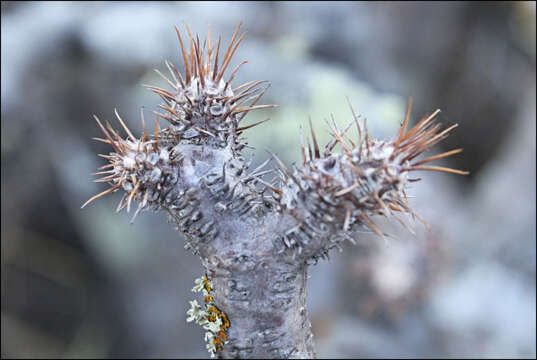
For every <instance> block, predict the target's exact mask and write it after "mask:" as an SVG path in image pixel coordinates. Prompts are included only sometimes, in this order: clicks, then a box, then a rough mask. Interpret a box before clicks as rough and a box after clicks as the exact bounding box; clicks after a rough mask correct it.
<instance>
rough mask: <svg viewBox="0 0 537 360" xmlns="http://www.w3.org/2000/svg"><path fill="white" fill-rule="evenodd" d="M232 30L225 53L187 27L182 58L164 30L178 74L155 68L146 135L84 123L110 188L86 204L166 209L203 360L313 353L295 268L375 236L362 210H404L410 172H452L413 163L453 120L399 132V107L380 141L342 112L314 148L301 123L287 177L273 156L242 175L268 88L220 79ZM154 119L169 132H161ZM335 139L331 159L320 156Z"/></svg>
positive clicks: (301, 278) (301, 270) (299, 270)
mask: <svg viewBox="0 0 537 360" xmlns="http://www.w3.org/2000/svg"><path fill="white" fill-rule="evenodd" d="M239 29H240V25H239V27H238V28H237V30H236V31H235V33H234V34H233V36H232V39H231V42H230V43H229V45H228V47H227V50H226V51H225V52H224V51H223V50H222V51H220V46H221V39H220V38H219V39H218V42H217V45H216V47H215V46H214V43H213V44H212V43H211V39H210V33H209V35H208V38H207V40H206V42H205V43H204V44H203V46H200V41H199V37H197V36H196V37H195V38H194V37H193V36H192V34H191V33H190V30H189V29H188V27H187V31H188V34H189V37H188V39H189V43H190V50H189V51H188V52H187V51H186V50H185V46H184V44H183V41H182V38H181V37H180V35H179V31H178V30H177V29H176V30H177V35H178V38H179V42H180V45H181V55H182V57H183V60H184V65H185V73H184V76H183V75H182V74H181V72H179V71H178V70H177V68H176V67H175V66H174V65H173V64H171V63H168V62H166V66H167V67H168V70H169V72H170V74H171V77H172V78H173V80H171V79H169V78H167V77H165V76H164V75H162V74H161V73H160V72H159V74H160V75H161V76H162V77H163V79H164V80H165V81H166V82H167V83H168V84H169V85H170V86H171V87H172V88H171V90H164V89H161V88H157V87H150V88H151V89H152V91H153V92H155V93H156V94H158V95H159V96H160V97H161V98H162V100H163V103H162V104H161V105H160V108H161V110H163V111H164V112H161V113H157V116H158V117H157V121H156V124H155V128H154V130H152V131H149V132H148V131H147V130H146V129H145V123H144V133H143V134H142V136H141V137H140V138H136V137H135V136H134V135H133V134H132V133H131V132H130V130H129V129H128V127H127V126H126V124H125V123H124V122H123V120H122V119H121V117H120V116H119V114H117V112H116V116H117V118H118V120H119V122H120V125H121V126H122V127H123V129H124V131H125V132H126V134H127V138H123V137H122V136H120V134H119V132H117V131H116V130H114V129H113V127H112V126H111V125H110V124H106V126H104V125H103V124H102V122H101V121H100V120H99V119H97V118H96V120H97V123H98V125H99V127H100V128H101V130H102V131H103V134H104V135H105V138H102V139H97V140H99V141H103V142H106V143H108V144H110V145H112V147H113V150H114V151H113V152H111V153H110V154H108V155H102V156H103V157H105V158H106V159H108V160H109V163H108V164H107V165H104V166H103V167H101V168H100V170H102V171H100V172H98V173H97V174H98V175H104V177H103V178H101V179H100V180H98V181H102V182H108V183H110V184H111V187H110V188H109V189H108V190H106V191H104V192H102V193H100V194H98V195H96V196H94V197H92V198H91V199H90V200H88V202H87V203H89V202H91V201H92V200H94V199H96V198H98V197H100V196H102V195H105V194H107V193H111V192H114V191H118V190H123V191H125V193H124V196H123V198H122V200H121V201H120V203H119V205H118V209H117V210H118V211H119V210H121V209H123V208H125V207H126V208H127V209H128V210H129V209H130V207H131V203H132V201H133V200H135V201H137V203H138V205H137V209H136V212H135V215H136V214H138V212H139V211H141V210H147V209H152V210H163V211H165V212H167V213H168V214H169V218H170V219H171V222H172V223H173V224H174V225H175V227H176V229H177V230H178V231H179V232H180V233H182V234H183V235H184V236H185V239H186V245H185V247H186V248H189V249H191V250H192V251H193V252H194V253H195V254H197V255H199V257H200V259H201V261H202V264H203V266H204V267H205V276H206V277H205V278H204V279H205V281H206V282H207V285H205V289H206V292H207V293H206V295H207V296H206V298H205V302H206V303H208V304H210V306H211V307H212V308H211V309H212V310H210V312H209V313H203V312H199V311H198V310H199V309H197V310H196V311H197V312H196V314H198V315H192V318H196V319H197V321H198V322H199V323H201V324H203V325H204V327H205V328H206V329H208V330H209V332H208V334H207V335H206V339H208V341H209V344H208V349H209V352H210V353H211V355H217V356H219V357H222V358H313V357H314V356H315V350H314V343H313V334H312V332H311V324H310V322H309V320H308V317H307V310H306V280H307V271H308V266H309V265H312V264H315V263H316V262H317V261H318V259H320V258H323V257H327V256H328V252H329V251H330V250H331V249H332V248H334V247H337V246H339V244H340V243H341V242H342V241H344V240H350V241H354V240H353V232H354V231H355V230H357V229H364V228H367V229H370V230H372V231H374V232H375V233H377V234H378V235H379V236H382V232H381V231H380V230H379V229H378V228H377V227H376V226H375V225H374V223H373V221H372V220H371V218H370V217H371V216H372V215H383V216H388V217H395V218H396V219H399V218H397V216H396V214H395V213H397V212H412V210H411V209H410V207H409V206H408V202H407V200H406V194H405V192H404V191H405V187H406V186H407V184H408V183H409V182H412V181H417V180H419V179H411V178H409V176H408V175H409V173H410V172H412V171H416V170H434V171H444V172H451V173H457V174H464V173H465V172H462V171H458V170H453V169H448V168H442V167H437V166H427V165H424V164H425V163H427V162H429V161H432V160H435V159H439V158H442V157H446V156H450V155H453V154H455V153H458V152H460V151H461V150H460V149H457V150H453V151H448V152H446V153H443V154H439V155H435V156H431V157H429V158H426V159H423V160H421V161H415V160H414V158H415V157H417V156H418V155H420V154H422V153H423V152H424V151H426V150H428V149H429V148H431V147H432V146H434V145H435V144H436V143H437V142H439V141H440V140H442V139H443V138H444V137H446V136H447V134H448V132H449V131H450V130H451V129H453V128H454V127H455V125H454V126H452V127H449V128H447V129H446V130H443V131H440V127H439V125H436V124H434V123H433V119H434V117H435V115H436V114H437V113H438V111H436V112H434V113H433V114H431V115H430V116H426V117H424V118H423V120H421V121H420V122H419V123H418V124H417V125H416V126H415V127H414V128H412V129H410V130H409V131H407V124H408V121H409V114H410V104H409V109H408V111H407V113H406V116H405V117H404V121H403V123H402V126H401V129H400V131H399V132H398V133H397V134H395V136H394V137H393V139H390V140H385V141H376V140H372V139H371V138H370V136H369V134H368V131H367V128H366V127H365V126H362V125H360V124H359V122H358V118H357V117H356V115H355V114H354V111H352V115H353V120H352V121H351V123H350V124H349V126H348V127H347V128H346V129H343V130H340V129H339V128H338V127H337V125H336V124H335V123H334V125H333V127H332V132H333V136H334V139H333V141H331V142H330V143H329V144H327V145H326V146H325V147H324V148H323V149H322V150H321V149H320V148H319V145H318V143H317V140H316V136H315V132H314V131H313V129H311V135H310V136H311V144H312V146H310V145H308V146H305V145H304V140H303V139H302V146H301V150H302V155H303V162H302V164H301V165H300V166H294V167H293V169H288V168H287V167H286V166H285V165H284V164H283V163H281V161H280V160H278V158H277V157H276V156H275V155H273V156H272V159H273V160H274V162H276V163H277V168H276V169H275V170H272V169H268V170H267V169H266V167H267V165H268V164H269V162H270V159H269V160H267V161H266V162H265V163H263V164H262V165H261V166H259V167H258V168H256V169H253V170H251V169H250V167H249V164H248V163H247V162H246V161H245V159H244V158H243V156H242V155H241V150H242V149H243V148H244V146H245V144H244V143H243V142H242V138H241V137H240V136H241V135H242V134H243V132H244V131H246V130H247V129H248V128H250V127H252V126H255V125H256V124H254V125H248V126H242V125H241V121H242V120H243V118H244V116H245V115H246V114H247V113H248V112H249V111H251V110H255V109H259V108H263V107H267V105H257V102H258V101H259V99H260V98H261V96H262V95H263V93H264V91H265V90H266V89H267V87H266V86H264V83H265V82H262V81H252V82H249V83H246V84H243V85H240V86H238V87H236V88H234V89H232V86H231V81H232V80H233V77H234V75H235V73H236V71H237V70H238V68H239V67H240V66H241V65H242V64H243V63H244V62H243V63H240V64H239V66H237V68H235V69H234V70H233V71H232V72H231V75H230V76H229V78H228V80H224V79H223V76H224V73H225V71H226V68H227V67H228V65H229V63H230V60H231V57H232V56H233V53H234V52H235V50H236V49H237V46H238V45H239V43H240V42H241V40H242V39H243V38H244V34H243V35H242V36H240V37H237V35H238V32H239ZM221 54H222V56H221ZM351 110H352V107H351ZM159 118H161V119H165V120H166V121H167V122H168V126H167V127H165V128H163V129H161V128H160V126H159V122H158V119H159ZM142 121H143V119H142ZM310 125H311V124H310ZM351 126H352V127H356V130H357V131H358V134H359V136H358V139H356V140H355V141H352V140H350V139H348V137H347V135H346V133H347V131H348V130H349V127H351ZM301 137H302V136H301ZM308 142H309V140H308ZM337 144H339V145H340V146H341V148H342V151H341V152H340V153H336V152H333V149H334V147H335V146H336V145H337ZM412 161H414V162H412ZM272 171H275V172H276V173H277V174H278V177H277V181H276V182H274V183H269V182H267V181H265V180H264V178H263V176H264V175H265V174H266V173H268V172H272ZM87 203H86V204H87ZM86 204H84V205H83V206H85V205H86ZM412 213H413V212H412ZM209 291H210V293H209ZM208 306H209V305H208ZM192 311H194V310H192ZM193 314H194V312H193ZM200 314H202V315H200ZM227 322H229V324H228V325H229V326H228V325H224V324H225V323H227Z"/></svg>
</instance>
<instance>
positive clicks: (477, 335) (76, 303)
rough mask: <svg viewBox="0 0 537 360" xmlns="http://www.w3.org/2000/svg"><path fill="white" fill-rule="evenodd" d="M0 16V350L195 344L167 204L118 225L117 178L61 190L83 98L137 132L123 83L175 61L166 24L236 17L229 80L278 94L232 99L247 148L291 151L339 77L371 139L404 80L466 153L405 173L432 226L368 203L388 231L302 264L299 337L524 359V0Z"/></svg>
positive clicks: (59, 8) (359, 350)
mask: <svg viewBox="0 0 537 360" xmlns="http://www.w3.org/2000/svg"><path fill="white" fill-rule="evenodd" d="M1 19H2V20H1V22H2V25H1V26H2V27H1V30H2V33H1V40H2V42H1V50H2V64H1V67H2V70H1V75H2V78H1V117H2V122H1V130H2V134H1V159H2V160H1V169H2V172H1V179H2V181H1V182H2V201H1V203H2V230H1V234H2V241H1V244H2V245H1V246H2V247H1V250H2V255H1V270H2V290H1V299H2V305H1V320H2V327H1V339H2V346H1V355H2V357H13V358H17V357H59V358H72V357H98V358H113V357H151V358H158V357H168V358H170V357H188V358H204V357H207V355H208V353H207V352H206V351H205V346H204V341H203V330H202V329H201V328H200V327H199V326H197V325H194V324H192V323H186V321H185V318H186V314H185V312H186V310H187V308H188V300H192V299H194V298H195V297H196V296H195V294H193V293H191V292H190V289H191V288H192V286H193V280H194V279H195V278H197V277H199V276H201V275H202V272H203V269H202V267H201V264H200V262H199V260H198V258H197V257H196V256H194V255H192V254H191V253H190V252H189V251H185V250H184V249H183V245H184V243H183V239H182V238H181V237H180V236H179V235H178V234H177V233H176V232H175V231H174V230H173V229H172V226H170V225H169V224H167V223H166V216H164V214H153V213H142V214H141V215H140V216H138V218H137V219H136V221H135V222H134V223H133V224H132V225H131V224H129V221H130V218H131V216H132V214H131V215H130V216H129V215H128V214H127V213H124V212H122V213H119V214H117V213H115V211H114V210H115V208H116V204H117V202H118V201H119V198H120V194H117V193H116V194H113V195H109V196H107V197H104V198H102V199H99V200H98V201H95V202H94V203H92V204H91V205H90V206H88V207H87V208H85V209H84V210H81V209H80V206H81V205H82V204H83V203H84V202H85V201H86V200H87V199H88V198H89V197H91V196H92V195H93V194H95V193H97V192H100V191H102V190H104V189H105V188H106V186H105V185H103V184H97V183H94V182H92V180H93V179H94V177H92V176H91V173H92V172H94V171H96V170H95V169H96V168H97V167H98V166H101V165H103V164H104V163H105V162H104V159H101V158H98V157H97V156H96V154H97V153H107V152H109V151H110V149H109V148H108V147H107V146H105V144H100V143H97V142H95V141H92V140H91V137H94V136H98V135H100V132H99V130H98V128H97V126H96V124H95V121H93V119H92V114H97V115H98V116H99V117H100V118H101V119H107V120H113V110H114V108H115V107H117V108H118V111H119V113H120V114H121V115H122V117H123V118H124V119H126V120H127V123H128V124H129V126H130V127H131V129H134V130H135V131H136V133H138V134H139V133H140V132H139V131H140V129H141V123H140V111H141V109H142V108H144V109H145V114H146V115H145V118H146V121H148V120H149V123H150V124H151V123H153V117H152V116H151V111H152V110H153V109H155V107H156V105H157V104H158V102H159V99H158V98H157V97H156V96H154V95H152V94H151V93H150V92H149V91H148V90H146V89H144V88H143V87H142V86H141V85H142V84H155V85H158V86H162V87H166V86H167V85H166V84H165V83H164V81H163V80H161V79H160V78H159V77H158V75H156V74H155V72H154V71H153V69H155V68H157V69H160V70H161V71H164V69H165V66H164V60H165V59H169V60H171V61H172V62H174V63H175V64H176V65H177V66H180V67H181V66H182V64H181V63H182V62H181V61H180V58H179V52H178V43H177V38H176V35H175V32H174V30H173V26H174V25H177V26H179V27H180V29H181V31H183V33H185V32H184V27H183V25H182V22H183V21H186V22H188V24H189V25H190V27H191V28H192V30H193V31H194V32H199V33H200V35H202V37H203V38H204V37H205V34H206V29H207V24H210V25H211V29H212V34H213V37H215V35H217V34H222V36H223V40H224V43H226V44H227V42H228V41H229V39H230V38H231V35H232V33H233V30H234V28H235V27H236V25H237V24H238V23H239V22H240V21H241V20H242V21H243V22H244V24H243V29H244V30H247V31H248V36H247V37H246V39H245V41H244V42H243V43H242V44H241V46H240V47H239V48H238V50H237V53H236V55H235V58H234V60H233V61H232V64H231V66H230V68H233V67H234V66H235V64H238V63H239V62H240V61H241V60H244V59H246V60H250V63H249V64H247V65H245V66H243V67H242V68H241V71H240V72H239V73H238V75H237V78H236V80H235V84H239V83H241V82H244V81H250V80H270V81H271V83H272V87H271V88H270V89H269V91H268V92H267V94H266V95H265V97H264V103H274V104H278V105H279V107H278V108H276V109H271V110H270V111H265V112H262V111H259V112H258V113H250V114H249V115H248V117H247V119H249V120H248V121H249V122H251V123H253V122H254V121H257V120H260V119H262V118H264V117H267V116H269V117H270V118H271V121H270V122H267V123H265V124H263V125H261V126H258V127H256V128H254V129H252V130H249V134H248V136H249V142H250V144H251V145H253V146H255V147H256V149H257V150H256V151H251V152H250V153H248V154H249V156H253V159H254V165H255V164H258V163H260V162H262V161H263V160H264V159H265V157H266V156H267V154H266V152H265V151H264V149H270V150H272V151H274V152H276V153H278V154H279V155H280V156H281V157H282V159H284V161H285V162H286V163H287V164H291V163H292V162H294V161H297V160H298V159H299V147H298V129H299V127H300V126H301V125H302V126H304V125H306V124H307V116H308V115H311V116H312V119H313V122H314V126H315V128H316V130H317V133H318V134H319V135H320V136H321V140H322V142H324V143H325V142H326V141H328V140H329V136H328V135H327V126H326V124H325V122H324V119H326V118H329V117H330V114H333V115H334V117H335V119H336V121H337V122H338V124H340V125H341V126H344V125H346V124H347V123H348V122H349V121H350V120H351V113H350V111H349V108H348V106H347V105H346V101H345V95H347V96H349V98H350V100H351V102H352V104H353V106H354V108H355V109H356V111H357V112H358V113H359V114H361V115H362V118H367V120H368V126H369V128H370V133H371V134H372V136H373V137H375V138H384V137H388V136H391V135H392V134H394V133H395V131H396V130H397V128H398V125H399V122H400V121H401V120H402V118H403V116H404V111H405V107H406V101H407V99H408V97H412V98H413V99H414V109H413V115H412V122H413V123H415V122H416V121H417V120H419V119H420V118H421V117H422V116H424V115H425V114H427V113H431V112H432V111H434V110H435V109H437V108H440V109H441V110H442V113H441V114H440V115H439V117H438V119H439V121H441V122H442V123H443V124H444V125H445V126H449V125H451V124H453V123H458V124H459V127H458V128H457V129H456V130H455V131H454V132H453V134H452V135H451V136H450V137H449V138H448V139H447V140H446V141H445V142H444V143H442V144H441V145H439V146H438V148H437V149H436V152H441V151H447V150H450V149H453V148H458V147H462V148H464V152H463V153H462V154H459V155H457V156H455V157H453V158H450V159H446V160H445V161H444V162H442V161H439V162H438V163H439V164H442V165H445V166H450V167H453V168H457V169H462V170H469V171H471V175H470V176H467V177H462V176H456V175H451V174H434V173H424V174H423V181H422V182H419V183H414V185H413V187H412V188H411V189H410V191H409V194H410V195H412V196H413V198H411V199H410V202H411V204H412V205H413V207H414V209H415V210H416V211H417V212H418V213H419V214H420V215H421V216H422V217H423V218H425V219H426V220H427V222H428V223H429V224H430V230H428V229H427V228H426V227H425V226H423V225H422V224H421V223H420V222H419V221H414V220H412V219H411V218H408V219H407V220H406V222H407V224H408V225H409V227H410V228H411V229H412V231H413V232H414V234H412V233H411V232H409V231H407V230H405V229H404V228H403V227H402V226H400V225H399V224H398V223H397V222H385V221H383V220H382V219H375V221H376V222H377V224H378V225H379V227H381V228H382V229H383V230H384V231H385V232H386V233H388V234H389V235H390V236H389V237H387V238H386V240H385V241H384V240H382V239H379V238H378V237H375V236H371V235H370V234H358V237H357V240H358V245H356V246H352V245H351V244H345V245H344V248H343V249H344V251H343V252H342V253H338V252H337V251H335V252H333V253H331V261H329V262H327V261H324V262H320V263H319V264H318V265H316V266H314V267H312V268H311V271H310V274H311V279H310V281H309V284H308V303H309V304H308V305H309V313H310V316H311V320H312V324H313V330H314V333H315V339H316V345H317V353H318V356H319V357H323V358H336V357H337V358H341V357H342V358H353V357H428V356H434V357H464V356H471V357H528V358H532V357H533V358H535V356H536V343H535V336H536V325H535V316H536V314H535V313H536V303H535V300H536V295H535V277H536V271H535V269H536V261H535V260H536V240H535V237H536V230H535V229H536V226H535V204H536V197H535V177H536V176H535V173H536V168H535V164H536V161H535V160H536V159H535V154H536V148H535V138H536V135H535V131H536V128H535V123H536V112H535V107H536V106H535V96H536V94H535V76H536V74H535V47H536V46H535V42H536V40H535V21H536V20H535V2H509V3H501V2H495V3H489V4H487V3H471V2H465V3H454V2H450V3H389V2H382V3H375V2H367V3H347V2H345V3H337V2H316V3H307V2H295V3H286V2H277V3H264V2H256V3H248V2H236V3H225V2H218V3H208V2H203V3H193V2H192V3H189V2H186V3H170V2H166V3H158V2H155V3H153V2H152V3H138V2H136V3H128V2H121V3H114V2H107V3H98V2H91V3H84V2H72V3H69V2H65V3H63V2H62V3H51V2H30V3H25V2H2V5H1ZM352 130H354V129H352ZM352 130H351V131H352ZM352 136H356V134H355V133H352ZM436 152H432V153H431V154H434V153H436Z"/></svg>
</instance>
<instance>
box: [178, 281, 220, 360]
mask: <svg viewBox="0 0 537 360" xmlns="http://www.w3.org/2000/svg"><path fill="white" fill-rule="evenodd" d="M194 283H195V284H196V285H195V286H194V287H193V288H192V291H193V292H202V293H203V296H204V302H205V308H202V307H201V306H200V305H199V304H198V301H197V300H193V301H190V309H189V310H188V311H187V312H186V313H187V315H189V317H188V318H187V319H186V321H187V322H191V321H195V322H196V323H197V324H198V325H201V326H202V327H203V328H204V329H205V330H207V332H206V333H205V341H206V342H207V345H206V347H207V351H208V352H209V354H211V357H213V358H214V357H215V354H216V352H217V351H222V350H223V347H224V345H225V344H227V343H228V341H227V330H228V329H229V326H230V323H229V320H228V318H227V316H226V314H224V313H223V312H222V311H220V310H219V309H218V307H216V305H215V304H214V299H213V296H212V295H211V291H212V288H211V283H210V282H209V279H208V278H207V275H204V276H203V277H201V278H199V279H196V280H195V281H194Z"/></svg>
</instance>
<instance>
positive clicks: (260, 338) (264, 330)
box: [204, 253, 315, 359]
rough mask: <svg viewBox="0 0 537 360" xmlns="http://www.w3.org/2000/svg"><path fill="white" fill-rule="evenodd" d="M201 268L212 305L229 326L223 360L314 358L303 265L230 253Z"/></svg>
mask: <svg viewBox="0 0 537 360" xmlns="http://www.w3.org/2000/svg"><path fill="white" fill-rule="evenodd" d="M204 265H205V267H206V270H207V275H208V277H209V278H210V279H211V282H212V284H213V291H214V298H215V303H216V304H217V306H218V307H219V308H220V310H222V311H223V312H224V313H226V314H227V316H228V318H229V320H230V323H231V326H230V328H229V331H228V340H229V343H228V344H226V346H224V349H223V351H222V352H221V353H220V356H221V357H222V358H310V359H311V358H313V357H315V351H314V344H313V334H312V333H311V324H310V322H309V320H308V317H307V312H306V279H307V266H306V265H302V266H297V265H291V264H285V263H280V262H277V261H275V259H274V258H273V257H270V256H268V257H264V256H259V257H258V256H255V255H254V256H246V255H238V254H232V253H231V254H229V256H226V255H224V256H222V257H219V258H217V257H212V258H211V260H210V261H208V262H206V263H205V264H204Z"/></svg>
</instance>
